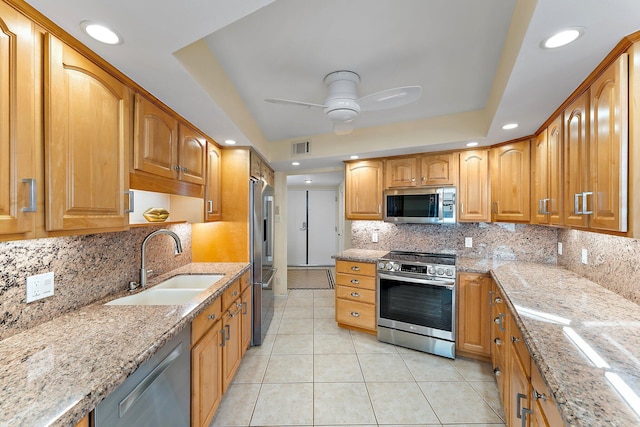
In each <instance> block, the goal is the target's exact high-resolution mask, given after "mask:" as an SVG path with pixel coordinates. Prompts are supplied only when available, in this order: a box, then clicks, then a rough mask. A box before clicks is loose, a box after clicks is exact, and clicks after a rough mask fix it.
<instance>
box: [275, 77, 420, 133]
mask: <svg viewBox="0 0 640 427" xmlns="http://www.w3.org/2000/svg"><path fill="white" fill-rule="evenodd" d="M324 83H325V84H326V85H327V92H328V95H327V98H326V99H325V100H324V103H323V104H314V103H310V102H301V101H291V100H287V99H276V98H267V99H265V101H267V102H271V103H274V104H284V105H297V106H301V107H307V108H312V107H313V108H322V109H323V110H324V114H325V115H326V116H327V117H329V119H331V121H333V131H334V132H335V133H336V134H337V135H346V134H348V133H351V131H352V130H353V121H354V120H355V119H356V118H357V117H358V116H359V115H360V112H362V111H376V110H386V109H390V108H396V107H400V106H402V105H406V104H410V103H412V102H414V101H417V100H418V98H420V95H422V87H420V86H403V87H396V88H392V89H385V90H382V91H380V92H376V93H372V94H370V95H366V96H363V97H361V98H358V88H357V85H358V83H360V76H359V75H358V74H356V73H354V72H353V71H334V72H332V73H329V74H327V75H326V76H325V78H324Z"/></svg>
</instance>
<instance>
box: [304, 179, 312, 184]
mask: <svg viewBox="0 0 640 427" xmlns="http://www.w3.org/2000/svg"><path fill="white" fill-rule="evenodd" d="M304 182H305V183H307V184H311V183H312V182H313V181H311V180H310V179H305V180H304Z"/></svg>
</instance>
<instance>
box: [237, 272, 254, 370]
mask: <svg viewBox="0 0 640 427" xmlns="http://www.w3.org/2000/svg"><path fill="white" fill-rule="evenodd" d="M249 278H250V275H249V272H247V273H245V274H244V275H243V276H242V277H241V278H240V288H241V292H242V293H241V294H240V305H241V306H242V321H241V328H242V332H241V336H242V352H241V354H240V357H243V356H244V354H245V353H246V352H247V349H248V348H249V347H250V346H251V332H252V330H253V315H252V304H251V303H252V295H253V289H252V288H251V286H250V285H251V281H250V280H249Z"/></svg>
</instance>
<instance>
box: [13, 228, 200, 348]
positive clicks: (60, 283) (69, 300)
mask: <svg viewBox="0 0 640 427" xmlns="http://www.w3.org/2000/svg"><path fill="white" fill-rule="evenodd" d="M161 228H166V229H169V230H171V231H173V232H175V233H176V234H178V236H180V239H181V241H182V248H183V252H182V254H180V255H175V254H174V241H173V239H172V238H170V237H169V236H166V235H160V236H156V237H154V238H153V239H151V240H149V242H148V243H147V247H146V252H147V258H146V259H147V267H148V268H150V269H152V270H154V271H155V272H156V273H163V272H166V271H169V270H173V269H175V268H178V267H180V266H182V265H185V264H188V263H190V262H191V225H190V224H172V225H158V226H145V227H135V228H131V229H130V230H129V231H123V232H116V233H102V234H91V235H84V236H70V237H56V238H48V239H34V240H20V241H14V242H5V243H0V339H4V338H7V337H9V336H11V335H13V334H15V333H18V332H21V331H23V330H25V329H27V328H30V327H33V326H36V325H38V324H40V323H42V322H44V321H47V320H49V319H51V318H52V317H55V316H59V315H61V314H63V313H67V312H69V311H72V310H75V309H77V308H79V307H82V306H85V305H87V304H91V303H93V302H95V301H98V300H100V299H102V298H104V297H106V296H108V295H111V294H114V293H117V292H120V291H123V290H125V289H127V286H128V283H129V282H130V281H136V282H137V281H139V277H140V258H141V255H140V250H141V247H142V241H143V240H144V238H145V237H146V236H147V235H148V234H149V233H151V232H153V231H155V230H158V229H161ZM49 271H53V272H54V275H55V278H54V279H55V290H54V296H52V297H49V298H45V299H42V300H38V301H34V302H32V303H29V304H26V277H27V276H31V275H34V274H40V273H46V272H49Z"/></svg>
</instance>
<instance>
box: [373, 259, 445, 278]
mask: <svg viewBox="0 0 640 427" xmlns="http://www.w3.org/2000/svg"><path fill="white" fill-rule="evenodd" d="M378 271H388V272H403V273H411V274H418V275H421V276H437V277H450V278H455V275H456V269H455V267H453V266H448V265H447V266H441V265H431V264H410V263H403V262H398V261H392V260H380V261H378Z"/></svg>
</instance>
